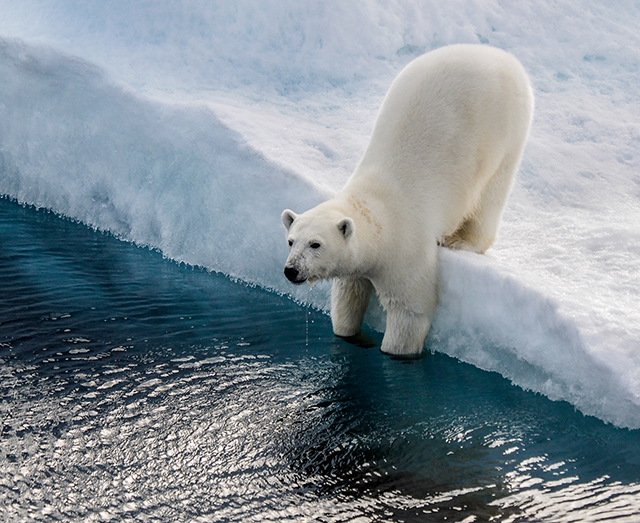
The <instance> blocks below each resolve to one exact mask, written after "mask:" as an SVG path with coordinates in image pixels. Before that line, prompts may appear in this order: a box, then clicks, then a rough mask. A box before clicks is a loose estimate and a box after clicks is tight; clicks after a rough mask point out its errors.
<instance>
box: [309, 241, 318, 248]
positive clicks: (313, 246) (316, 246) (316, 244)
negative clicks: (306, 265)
mask: <svg viewBox="0 0 640 523" xmlns="http://www.w3.org/2000/svg"><path fill="white" fill-rule="evenodd" d="M309 247H311V248H312V249H319V248H320V244H319V243H318V242H311V243H310V244H309Z"/></svg>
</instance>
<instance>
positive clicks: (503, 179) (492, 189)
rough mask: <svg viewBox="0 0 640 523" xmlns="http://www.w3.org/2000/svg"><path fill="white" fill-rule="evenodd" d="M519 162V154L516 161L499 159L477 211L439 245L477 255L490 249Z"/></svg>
mask: <svg viewBox="0 0 640 523" xmlns="http://www.w3.org/2000/svg"><path fill="white" fill-rule="evenodd" d="M518 163H519V155H518V156H517V157H516V158H515V159H514V157H513V156H506V157H505V158H504V159H503V160H502V162H501V163H500V166H499V167H498V169H497V170H496V172H495V174H494V175H493V176H492V177H491V179H490V180H489V182H488V183H487V185H486V186H485V188H484V190H483V191H482V195H481V197H480V200H479V202H478V204H477V206H476V209H475V210H474V211H473V213H472V214H471V215H470V216H468V217H466V218H465V219H464V221H463V222H462V224H461V225H460V226H459V227H458V229H457V230H456V231H455V232H454V233H453V234H451V235H449V236H446V237H445V238H444V239H443V241H442V245H444V246H445V247H449V248H451V249H458V250H465V251H472V252H477V253H480V254H482V253H484V252H485V251H486V250H487V249H488V248H489V247H491V245H492V244H493V242H494V241H495V239H496V235H497V233H498V226H499V225H500V219H501V218H502V212H503V210H504V207H505V205H506V203H507V198H508V196H509V192H511V186H512V185H513V178H514V175H515V172H516V170H517V168H518Z"/></svg>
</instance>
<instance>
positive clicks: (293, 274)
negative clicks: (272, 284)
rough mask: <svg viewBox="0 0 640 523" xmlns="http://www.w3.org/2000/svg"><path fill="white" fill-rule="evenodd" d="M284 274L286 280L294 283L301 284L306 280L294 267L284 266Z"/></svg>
mask: <svg viewBox="0 0 640 523" xmlns="http://www.w3.org/2000/svg"><path fill="white" fill-rule="evenodd" d="M284 275H285V276H286V277H287V280H289V281H290V282H291V283H294V284H296V285H301V284H303V283H304V282H306V281H307V278H305V277H304V276H303V275H301V274H300V271H299V270H298V269H296V268H295V267H291V266H285V268H284Z"/></svg>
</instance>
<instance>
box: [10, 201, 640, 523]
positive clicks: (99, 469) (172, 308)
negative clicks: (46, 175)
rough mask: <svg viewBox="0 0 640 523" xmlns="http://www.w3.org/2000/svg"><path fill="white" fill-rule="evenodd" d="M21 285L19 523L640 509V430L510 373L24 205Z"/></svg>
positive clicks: (14, 343) (587, 515)
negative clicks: (354, 325) (390, 349)
mask: <svg viewBox="0 0 640 523" xmlns="http://www.w3.org/2000/svg"><path fill="white" fill-rule="evenodd" d="M0 275H1V277H0V284H1V286H2V289H3V292H2V295H1V296H0V311H2V321H1V323H0V369H1V373H0V408H1V411H0V412H1V417H0V517H1V519H2V520H3V521H12V522H20V521H292V522H297V521H335V522H343V521H407V522H411V521H416V522H417V521H460V522H461V521H465V522H472V521H490V520H491V521H554V522H557V521H600V520H611V519H618V520H620V521H625V520H626V521H632V520H633V518H635V517H637V513H638V511H640V501H638V500H639V499H640V432H639V431H630V430H627V429H619V428H615V427H613V426H612V425H608V424H605V423H604V422H602V421H600V420H598V419H596V418H594V417H589V416H584V415H583V414H581V413H580V412H578V411H576V409H575V408H574V407H573V406H571V405H570V404H568V403H566V402H562V401H558V402H553V401H550V400H549V399H547V398H545V397H544V396H542V395H540V394H537V393H534V392H526V391H524V390H522V389H520V388H519V387H515V386H513V385H512V384H511V383H510V382H509V381H508V380H506V379H505V378H503V377H501V376H500V375H499V374H497V373H494V372H486V371H482V370H479V369H477V368H476V367H474V366H471V365H469V364H466V363H462V362H460V361H459V360H456V359H454V358H451V357H449V356H447V355H444V354H441V353H439V352H433V353H428V354H427V355H426V356H425V357H424V358H423V359H421V360H417V361H398V360H392V359H390V358H388V357H386V356H384V355H382V354H381V353H380V352H379V350H378V348H377V347H373V348H361V347H357V346H354V345H349V344H347V343H345V342H343V341H341V340H339V339H336V338H335V337H334V336H333V334H332V331H331V325H330V320H329V318H328V317H327V315H326V314H324V313H322V312H319V311H317V310H315V309H313V308H306V307H301V306H299V305H297V304H295V303H294V302H292V301H291V300H290V299H287V298H286V297H282V296H280V295H278V294H275V293H270V292H266V291H264V290H261V289H259V288H256V287H252V286H248V285H246V284H243V283H240V282H234V281H231V280H230V279H229V278H227V277H225V276H222V275H219V274H214V273H210V272H208V271H205V270H201V269H194V268H191V267H187V266H185V265H184V264H183V265H179V264H177V263H175V262H173V261H170V260H167V259H166V258H163V257H162V256H161V255H160V254H159V253H157V252H155V251H151V250H149V249H146V248H140V247H136V246H134V245H132V244H130V243H127V242H122V241H120V240H117V239H116V238H114V237H113V236H111V235H109V234H104V233H101V232H96V231H94V230H92V229H90V228H87V227H86V226H84V225H81V224H78V223H75V222H72V221H70V220H68V219H63V218H60V217H58V216H56V215H55V214H53V213H49V212H46V211H36V210H35V209H33V208H26V207H23V206H20V205H19V204H17V203H15V202H12V201H9V200H7V199H1V200H0ZM312 292H313V291H312ZM368 334H369V335H370V336H371V337H372V338H373V340H374V341H376V342H378V343H379V341H380V335H378V334H376V333H375V332H374V331H369V332H368ZM433 349H434V350H435V351H438V345H437V343H435V344H434V346H433Z"/></svg>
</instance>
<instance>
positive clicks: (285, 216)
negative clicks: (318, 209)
mask: <svg viewBox="0 0 640 523" xmlns="http://www.w3.org/2000/svg"><path fill="white" fill-rule="evenodd" d="M297 217H298V215H297V214H296V213H295V212H293V211H290V210H289V209H285V210H284V211H282V216H280V218H281V219H282V223H284V226H285V227H286V228H287V230H289V227H291V224H292V223H293V220H295V219H296V218H297Z"/></svg>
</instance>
